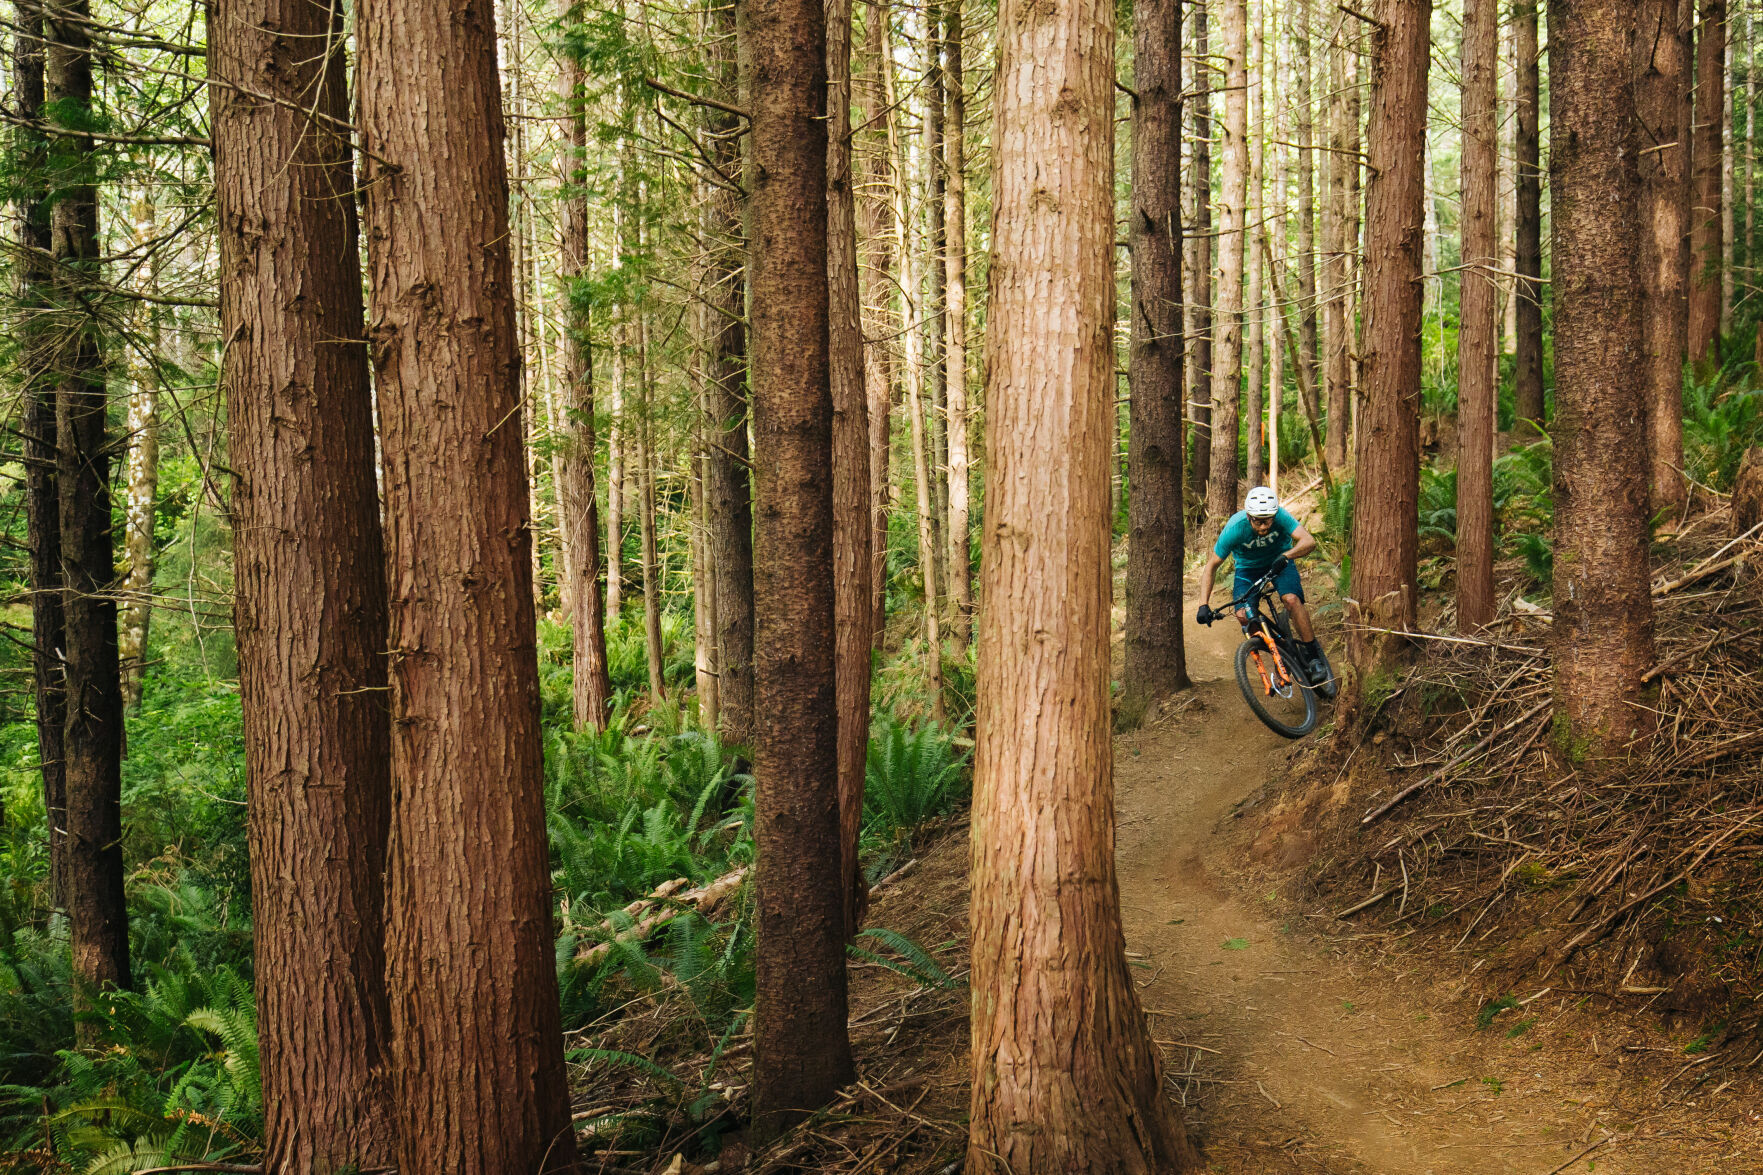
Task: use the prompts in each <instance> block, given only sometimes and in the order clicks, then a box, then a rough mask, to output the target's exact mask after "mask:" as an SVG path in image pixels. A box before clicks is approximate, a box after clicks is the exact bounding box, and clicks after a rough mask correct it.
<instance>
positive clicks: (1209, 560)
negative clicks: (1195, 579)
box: [1200, 552, 1224, 604]
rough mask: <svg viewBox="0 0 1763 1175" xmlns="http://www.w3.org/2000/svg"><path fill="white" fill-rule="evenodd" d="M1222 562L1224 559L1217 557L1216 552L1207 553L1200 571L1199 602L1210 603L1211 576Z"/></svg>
mask: <svg viewBox="0 0 1763 1175" xmlns="http://www.w3.org/2000/svg"><path fill="white" fill-rule="evenodd" d="M1223 562H1224V560H1223V559H1222V558H1220V557H1219V555H1218V553H1217V552H1211V553H1209V554H1207V556H1206V566H1205V568H1204V569H1203V570H1202V571H1201V572H1200V603H1202V604H1210V603H1211V602H1212V577H1213V576H1214V575H1215V574H1216V573H1217V571H1218V565H1219V564H1220V563H1223Z"/></svg>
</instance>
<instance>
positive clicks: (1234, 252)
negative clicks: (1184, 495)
mask: <svg viewBox="0 0 1763 1175" xmlns="http://www.w3.org/2000/svg"><path fill="white" fill-rule="evenodd" d="M1221 4H1222V9H1223V11H1222V14H1221V15H1222V24H1223V28H1222V32H1223V34H1224V60H1225V67H1224V71H1225V72H1224V85H1225V90H1224V184H1223V188H1222V190H1221V191H1220V193H1219V195H1220V200H1219V224H1218V247H1219V249H1220V250H1221V255H1220V258H1219V269H1218V314H1217V317H1216V318H1215V319H1214V322H1215V324H1216V327H1217V339H1218V349H1217V351H1216V353H1215V359H1214V363H1213V368H1212V468H1211V471H1210V482H1209V483H1208V486H1207V492H1206V534H1207V535H1208V536H1215V535H1217V533H1218V531H1219V528H1220V527H1222V526H1223V525H1224V523H1225V520H1226V519H1228V518H1229V517H1230V516H1231V515H1232V514H1234V513H1235V512H1236V509H1237V505H1238V501H1237V477H1238V474H1237V468H1238V466H1237V435H1238V434H1237V406H1238V403H1239V401H1240V400H1241V399H1242V387H1243V261H1244V256H1245V252H1246V250H1245V247H1244V246H1245V243H1246V241H1247V240H1248V234H1247V232H1246V231H1245V224H1246V222H1247V215H1246V214H1247V211H1248V204H1249V150H1248V147H1249V143H1248V140H1249V5H1248V0H1221Z"/></svg>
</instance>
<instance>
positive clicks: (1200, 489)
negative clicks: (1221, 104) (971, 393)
mask: <svg viewBox="0 0 1763 1175" xmlns="http://www.w3.org/2000/svg"><path fill="white" fill-rule="evenodd" d="M1210 2H1211V0H1194V5H1193V13H1194V60H1195V61H1196V62H1197V63H1199V64H1197V65H1196V67H1195V69H1194V88H1193V91H1192V93H1190V94H1188V95H1187V100H1188V101H1189V102H1192V103H1193V111H1194V122H1193V138H1192V143H1193V146H1192V148H1191V149H1190V155H1189V162H1190V163H1191V164H1192V166H1193V172H1194V174H1193V180H1192V189H1193V193H1194V219H1193V226H1194V235H1193V257H1192V261H1193V264H1192V265H1191V266H1189V268H1188V286H1189V292H1188V305H1189V306H1190V307H1192V309H1193V323H1192V329H1193V338H1192V339H1191V340H1189V344H1188V382H1187V394H1188V404H1187V409H1188V423H1189V424H1190V425H1191V427H1190V428H1189V429H1188V443H1189V444H1190V445H1191V446H1192V453H1191V455H1192V459H1191V460H1190V461H1189V462H1188V491H1189V492H1190V493H1192V494H1193V496H1194V498H1195V500H1196V501H1197V502H1198V504H1199V507H1200V513H1201V517H1200V522H1201V523H1202V524H1203V523H1204V521H1205V507H1206V490H1207V487H1208V485H1209V484H1210V483H1211V480H1212V67H1211V63H1210V56H1209V52H1208V51H1209V49H1210V46H1209V45H1208V43H1207V42H1208V32H1209V30H1208V28H1207V12H1206V6H1207V4H1208V3H1210ZM1204 529H1205V528H1204V526H1203V525H1202V526H1199V527H1196V528H1195V533H1194V536H1193V537H1194V539H1195V540H1196V541H1198V540H1199V538H1200V536H1201V534H1202V533H1203V532H1204Z"/></svg>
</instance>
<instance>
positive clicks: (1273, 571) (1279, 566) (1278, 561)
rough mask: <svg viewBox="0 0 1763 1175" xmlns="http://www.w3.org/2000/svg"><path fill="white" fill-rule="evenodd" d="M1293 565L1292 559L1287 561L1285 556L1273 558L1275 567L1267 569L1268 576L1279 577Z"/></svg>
mask: <svg viewBox="0 0 1763 1175" xmlns="http://www.w3.org/2000/svg"><path fill="white" fill-rule="evenodd" d="M1291 565H1292V561H1291V560H1290V559H1287V558H1286V557H1285V556H1284V555H1275V556H1274V557H1273V565H1272V566H1270V567H1269V568H1268V569H1267V574H1268V575H1278V574H1279V573H1280V572H1282V571H1284V570H1285V569H1286V568H1288V567H1290V566H1291Z"/></svg>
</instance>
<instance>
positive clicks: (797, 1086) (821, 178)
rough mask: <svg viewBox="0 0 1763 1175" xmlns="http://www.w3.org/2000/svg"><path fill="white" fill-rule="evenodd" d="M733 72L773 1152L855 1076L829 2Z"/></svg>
mask: <svg viewBox="0 0 1763 1175" xmlns="http://www.w3.org/2000/svg"><path fill="white" fill-rule="evenodd" d="M741 64H742V68H743V70H744V71H748V72H746V79H747V84H746V86H745V91H746V97H747V108H748V109H749V110H750V111H751V112H752V116H753V119H752V132H751V140H752V141H751V148H750V149H751V151H752V163H753V167H752V176H751V183H752V187H751V192H752V196H751V218H750V221H749V223H750V224H751V226H752V233H753V251H752V262H751V265H752V269H751V280H752V283H753V393H754V394H753V439H754V451H753V455H754V468H755V472H756V473H757V475H758V486H757V490H758V493H757V497H758V502H759V512H758V513H759V531H758V541H757V545H756V549H755V556H756V559H755V568H754V570H755V574H754V589H755V590H754V599H755V601H756V602H757V605H758V609H757V617H756V619H757V622H758V627H757V634H758V635H757V640H756V642H755V646H754V648H755V654H756V659H755V666H754V669H755V673H754V681H755V691H754V693H755V701H756V705H755V716H756V731H755V737H754V743H753V760H754V775H755V778H756V779H757V780H758V793H757V796H756V800H755V805H754V806H755V810H756V816H757V823H756V828H755V831H754V842H755V849H756V853H757V870H758V875H757V884H756V891H757V896H756V905H757V916H756V917H757V934H758V949H757V952H756V955H755V969H756V972H757V976H756V988H757V995H756V998H755V1003H754V1030H753V1037H754V1069H753V1126H752V1131H753V1133H754V1135H755V1136H756V1137H757V1138H760V1139H769V1138H773V1137H775V1136H776V1135H777V1134H778V1133H779V1132H780V1131H782V1130H784V1129H787V1128H788V1127H789V1126H790V1125H792V1124H794V1123H795V1122H798V1121H800V1120H801V1119H802V1118H804V1117H805V1116H806V1115H807V1114H808V1113H809V1112H811V1111H813V1110H815V1109H817V1108H819V1107H820V1106H823V1105H825V1104H826V1103H827V1102H828V1101H829V1100H831V1098H832V1096H833V1094H834V1092H835V1091H836V1090H837V1089H838V1088H839V1087H840V1086H841V1085H844V1084H845V1083H846V1082H848V1081H849V1080H851V1078H852V1077H853V1076H854V1073H855V1070H854V1067H853V1064H852V1059H851V1045H850V1039H849V1036H848V1035H847V1031H846V988H845V932H846V915H845V903H844V893H845V887H844V884H843V882H844V875H843V856H842V852H841V847H840V839H839V795H838V766H839V757H838V711H837V700H836V698H837V688H836V676H837V673H836V660H835V655H834V647H835V639H836V638H835V620H834V609H835V603H834V589H833V567H834V560H833V484H832V478H833V470H832V452H833V439H832V416H833V404H832V391H831V376H830V372H829V369H828V349H827V348H828V338H829V328H828V288H827V256H828V254H827V203H826V181H827V164H826V148H827V123H826V118H825V113H826V101H827V73H826V13H825V10H824V8H823V7H822V0H745V7H744V8H743V19H742V24H741Z"/></svg>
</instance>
